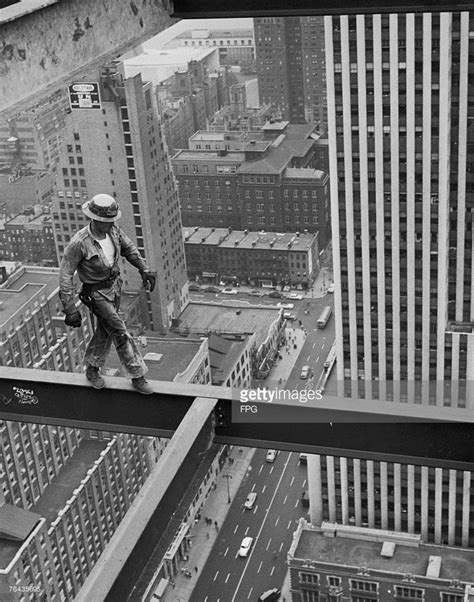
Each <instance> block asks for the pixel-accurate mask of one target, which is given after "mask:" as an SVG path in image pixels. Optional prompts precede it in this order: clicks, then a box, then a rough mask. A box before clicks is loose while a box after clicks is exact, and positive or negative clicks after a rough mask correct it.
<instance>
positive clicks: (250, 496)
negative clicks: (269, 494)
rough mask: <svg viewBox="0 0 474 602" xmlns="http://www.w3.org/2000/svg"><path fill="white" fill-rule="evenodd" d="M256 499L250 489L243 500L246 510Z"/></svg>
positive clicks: (251, 506)
mask: <svg viewBox="0 0 474 602" xmlns="http://www.w3.org/2000/svg"><path fill="white" fill-rule="evenodd" d="M256 499H257V494H256V493H255V491H252V492H251V493H249V494H248V496H247V499H246V500H245V502H244V508H245V509H246V510H252V508H253V507H254V504H255V500H256Z"/></svg>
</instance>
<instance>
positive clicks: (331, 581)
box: [328, 575, 341, 587]
mask: <svg viewBox="0 0 474 602" xmlns="http://www.w3.org/2000/svg"><path fill="white" fill-rule="evenodd" d="M340 585H341V578H340V577H333V576H332V575H329V576H328V586H329V587H339V586H340Z"/></svg>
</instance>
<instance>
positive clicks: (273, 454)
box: [265, 449, 277, 463]
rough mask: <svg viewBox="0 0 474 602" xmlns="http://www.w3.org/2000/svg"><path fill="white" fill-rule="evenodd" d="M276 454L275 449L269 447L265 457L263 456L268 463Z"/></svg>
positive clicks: (273, 459) (272, 460) (273, 460)
mask: <svg viewBox="0 0 474 602" xmlns="http://www.w3.org/2000/svg"><path fill="white" fill-rule="evenodd" d="M276 455H277V451H276V449H269V450H268V451H267V457H266V458H265V460H266V461H267V462H270V463H271V462H275V458H276Z"/></svg>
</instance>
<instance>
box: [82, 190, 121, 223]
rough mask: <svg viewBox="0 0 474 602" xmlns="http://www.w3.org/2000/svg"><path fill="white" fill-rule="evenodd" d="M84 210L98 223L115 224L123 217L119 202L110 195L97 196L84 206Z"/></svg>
mask: <svg viewBox="0 0 474 602" xmlns="http://www.w3.org/2000/svg"><path fill="white" fill-rule="evenodd" d="M82 210H83V211H84V213H85V214H86V215H87V217H90V218H91V219H92V220H96V221H98V222H114V221H115V220H117V219H119V218H120V216H121V215H122V212H121V211H120V209H119V206H118V203H117V201H116V200H115V199H114V197H113V196H110V194H96V195H95V196H93V197H92V198H91V200H90V201H86V202H85V203H84V204H83V205H82Z"/></svg>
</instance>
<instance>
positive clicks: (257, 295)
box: [249, 290, 263, 297]
mask: <svg viewBox="0 0 474 602" xmlns="http://www.w3.org/2000/svg"><path fill="white" fill-rule="evenodd" d="M249 295H250V296H251V297H263V293H261V292H260V291H257V290H254V291H250V292H249Z"/></svg>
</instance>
